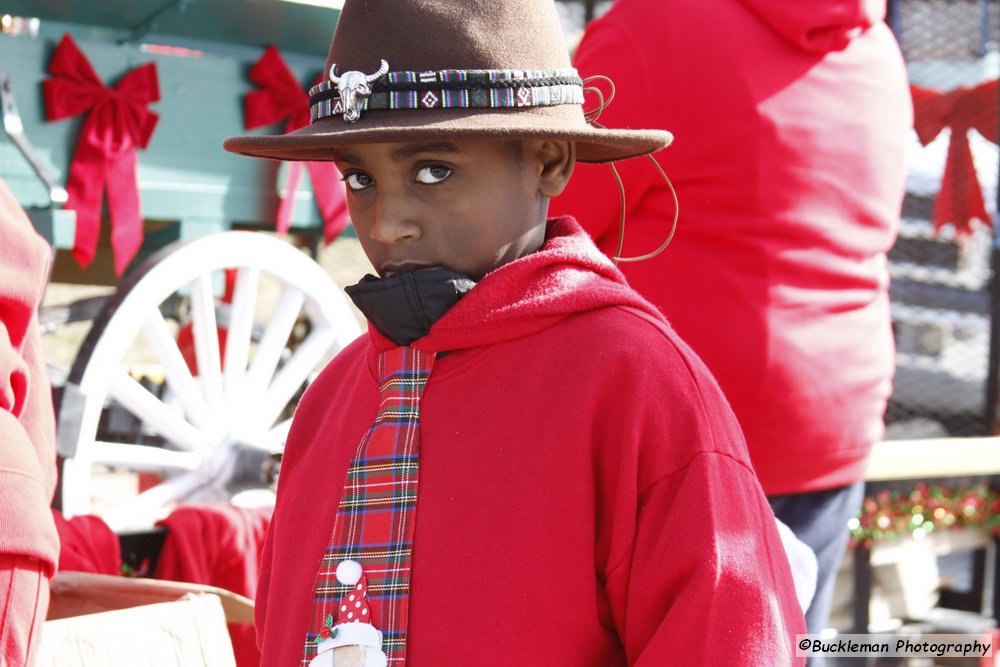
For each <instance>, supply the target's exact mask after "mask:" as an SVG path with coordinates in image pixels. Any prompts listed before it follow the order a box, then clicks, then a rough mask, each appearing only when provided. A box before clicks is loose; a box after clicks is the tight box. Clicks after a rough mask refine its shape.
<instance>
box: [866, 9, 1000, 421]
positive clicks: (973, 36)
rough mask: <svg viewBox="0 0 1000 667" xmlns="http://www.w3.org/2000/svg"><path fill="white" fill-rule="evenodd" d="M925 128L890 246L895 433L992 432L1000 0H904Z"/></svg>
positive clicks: (897, 21) (897, 22)
mask: <svg viewBox="0 0 1000 667" xmlns="http://www.w3.org/2000/svg"><path fill="white" fill-rule="evenodd" d="M888 20H889V23H890V25H891V26H892V28H893V30H894V31H895V33H896V35H897V38H898V39H899V42H900V46H901V47H902V49H903V54H904V56H905V57H906V61H907V69H908V72H909V75H910V82H911V89H912V91H913V95H914V107H915V126H916V128H917V132H916V133H915V134H914V137H913V139H912V141H911V145H910V147H909V153H908V158H909V165H910V166H909V173H908V177H907V188H906V189H907V192H906V197H905V200H904V202H903V219H902V225H901V229H900V235H899V239H898V241H897V243H896V244H895V246H894V247H893V248H892V251H891V252H890V254H889V262H890V271H891V275H892V286H891V297H892V302H893V305H892V309H893V310H892V312H893V328H894V330H895V334H896V345H897V371H896V380H895V383H894V393H893V397H892V399H891V400H890V402H889V406H888V410H887V413H886V424H887V427H888V428H887V436H886V437H887V438H889V439H893V438H901V437H922V436H939V435H982V434H986V433H990V432H992V431H993V430H994V429H993V422H994V418H995V414H996V407H995V406H996V400H997V392H996V387H997V357H998V355H997V339H998V336H997V332H996V331H995V330H996V329H997V324H995V323H994V322H995V313H994V310H995V307H994V303H995V302H996V301H997V299H996V294H997V285H996V281H995V278H994V272H993V269H992V257H993V253H994V240H995V234H994V230H993V228H992V225H991V224H990V221H991V220H993V219H994V218H995V217H996V208H997V183H998V161H1000V158H998V150H997V144H996V143H995V141H996V140H997V134H998V122H1000V121H998V118H997V108H998V107H997V99H998V96H1000V91H998V87H997V78H998V74H1000V50H998V48H1000V45H998V40H1000V2H997V0H992V1H990V0H896V1H895V2H892V3H891V4H890V7H889V15H888Z"/></svg>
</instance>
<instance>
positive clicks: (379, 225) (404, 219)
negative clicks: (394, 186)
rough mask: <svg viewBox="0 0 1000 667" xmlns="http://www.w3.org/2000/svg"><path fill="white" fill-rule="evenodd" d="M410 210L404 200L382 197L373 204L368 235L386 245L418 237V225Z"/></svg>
mask: <svg viewBox="0 0 1000 667" xmlns="http://www.w3.org/2000/svg"><path fill="white" fill-rule="evenodd" d="M412 211H413V209H412V207H410V206H407V205H406V203H405V202H401V201H395V200H391V198H387V197H383V198H382V200H380V201H379V202H377V203H376V205H375V220H374V222H373V224H372V227H371V230H370V231H369V232H368V235H369V236H370V237H371V238H372V240H375V241H378V242H379V243H384V244H386V245H391V244H393V243H399V242H400V241H415V240H417V239H419V238H420V225H419V224H418V223H417V221H416V220H415V219H414V218H413V215H412Z"/></svg>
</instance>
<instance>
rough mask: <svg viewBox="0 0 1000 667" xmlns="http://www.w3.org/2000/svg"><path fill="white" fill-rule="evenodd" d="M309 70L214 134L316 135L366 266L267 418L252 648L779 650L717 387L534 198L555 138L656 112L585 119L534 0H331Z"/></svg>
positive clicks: (763, 544)
mask: <svg viewBox="0 0 1000 667" xmlns="http://www.w3.org/2000/svg"><path fill="white" fill-rule="evenodd" d="M327 66H328V70H329V73H330V81H329V82H327V83H324V84H320V85H319V86H317V87H316V88H314V89H313V91H312V95H311V105H312V112H313V119H314V120H313V123H312V124H311V125H310V126H309V127H307V128H303V129H302V130H299V131H296V132H293V133H291V134H287V135H283V136H278V137H268V136H253V137H238V138H234V139H230V140H228V141H227V142H226V148H227V149H229V150H232V151H235V152H238V153H243V154H247V155H257V156H263V157H272V158H280V159H300V160H306V159H308V160H316V159H328V160H335V161H336V162H337V165H338V167H339V168H340V170H341V171H342V173H343V174H344V181H345V183H346V186H347V189H348V202H349V206H350V212H351V219H352V222H353V224H354V227H355V229H356V230H357V234H358V238H359V240H360V241H361V243H362V246H363V248H364V251H365V253H366V254H367V255H368V257H369V259H370V260H371V262H372V264H373V265H374V267H375V268H376V270H377V271H378V273H379V277H378V278H375V277H366V278H365V279H363V280H362V282H361V283H359V284H358V285H356V286H354V287H352V288H349V293H350V294H351V296H352V298H353V299H354V300H355V302H356V303H357V304H358V306H359V307H360V308H361V310H362V311H363V312H364V313H365V315H366V316H367V317H368V319H369V320H370V322H371V326H370V328H369V332H368V335H367V336H363V337H362V338H361V339H359V340H358V341H356V342H355V343H354V344H352V345H351V346H350V347H348V348H347V349H346V350H344V351H343V352H342V353H341V354H340V355H338V357H337V358H336V359H334V361H333V362H331V364H330V365H329V366H328V367H327V368H326V369H325V370H324V371H323V373H322V374H321V375H320V377H319V378H318V379H317V380H316V382H314V383H313V384H312V386H311V387H310V388H309V390H308V391H307V392H306V395H305V396H304V397H303V399H302V402H301V404H300V405H299V408H298V411H297V413H296V417H295V422H294V424H293V426H292V429H291V432H290V433H289V437H288V442H287V445H286V450H285V458H284V461H283V466H282V478H281V484H280V488H279V492H278V504H277V507H276V508H275V514H274V519H273V522H272V524H271V531H270V533H269V535H268V538H267V541H266V544H265V547H264V553H263V556H262V572H261V581H260V587H259V592H258V599H257V627H258V642H259V643H260V645H261V648H262V652H263V663H264V664H265V665H267V666H269V667H270V666H272V665H280V666H290V665H296V664H302V665H310V664H311V665H314V666H316V667H319V666H331V665H365V666H371V665H385V664H391V665H394V666H399V665H404V664H405V665H407V666H408V667H421V666H429V665H434V666H448V665H546V666H563V665H565V666H566V667H585V666H589V665H592V666H594V667H597V666H601V667H606V666H612V665H626V664H628V665H668V664H675V665H702V664H703V665H720V664H725V665H767V666H768V667H773V666H776V665H786V664H792V663H794V662H795V659H794V657H793V656H794V647H793V640H794V635H795V633H797V632H803V621H802V613H801V611H800V609H799V607H798V604H797V602H796V598H795V591H794V588H793V585H792V580H791V575H790V573H789V569H788V563H787V560H786V557H785V554H784V552H783V550H782V546H781V542H780V540H779V537H778V534H777V531H776V529H775V524H774V518H773V515H772V513H771V510H770V509H769V507H768V505H767V502H766V500H765V498H764V496H763V493H762V492H761V489H760V486H759V484H758V483H757V480H756V477H755V476H754V473H753V470H752V468H751V467H750V465H749V463H748V459H747V453H746V448H745V445H744V443H743V438H742V435H741V433H740V430H739V427H738V426H737V424H736V422H735V420H734V418H733V416H732V414H731V412H730V410H729V407H728V405H727V404H726V402H725V399H724V398H723V396H722V395H721V393H720V391H719V389H718V387H717V386H716V384H715V382H714V381H713V380H712V379H711V377H710V376H709V374H708V372H707V371H706V370H705V369H704V367H703V366H702V364H701V362H700V361H699V360H698V359H697V358H696V357H695V356H694V355H693V354H692V353H691V351H690V350H689V349H688V348H687V347H686V346H685V345H684V344H683V343H682V342H681V341H680V340H679V339H678V338H677V337H676V335H675V334H674V333H673V332H672V331H671V329H670V327H669V325H667V323H666V322H665V321H664V320H663V318H662V316H661V315H660V314H659V313H658V312H657V311H656V310H655V308H653V307H652V306H650V305H649V304H648V303H647V302H645V301H644V300H642V299H641V298H640V297H639V296H637V295H636V293H635V292H633V291H632V290H631V289H630V288H629V287H628V286H627V284H626V283H625V281H624V279H623V278H622V277H621V274H620V273H619V272H618V271H617V269H615V268H614V266H613V265H612V264H611V263H610V262H609V261H608V260H607V259H606V258H605V257H604V256H603V255H601V253H600V252H599V251H597V249H596V248H595V247H594V246H593V244H592V243H591V241H590V240H589V238H588V237H587V236H586V234H584V233H583V232H582V231H581V229H580V228H579V227H578V226H577V224H576V223H575V222H574V221H573V220H572V219H570V218H562V219H556V220H546V212H547V207H548V200H549V199H550V198H551V197H554V196H556V195H557V194H558V193H559V192H560V191H561V190H562V189H563V187H564V186H565V184H566V182H567V181H568V179H569V177H570V175H571V173H572V170H573V165H574V163H575V161H576V160H577V159H580V160H589V161H607V160H612V159H620V158H625V157H630V156H634V155H640V154H643V153H648V152H650V151H653V150H656V149H658V148H661V147H663V146H665V145H666V144H667V143H668V142H669V140H670V135H669V134H667V133H666V132H657V131H638V130H618V131H607V130H601V129H597V128H593V127H590V126H589V125H587V124H586V122H585V120H584V117H583V113H582V110H581V103H582V100H583V91H582V85H581V83H582V82H581V81H580V80H579V79H578V78H577V77H576V75H575V72H574V71H573V70H571V69H570V68H569V58H568V54H567V53H566V49H565V46H564V41H563V35H562V32H561V29H560V27H559V23H558V19H557V16H556V11H555V7H554V4H553V3H552V2H551V0H503V1H498V0H462V1H461V2H459V1H457V0H419V1H418V0H409V1H407V2H400V1H399V0H348V1H347V3H346V4H345V7H344V10H343V12H342V14H341V17H340V22H339V24H338V27H337V32H336V35H335V37H334V40H333V44H332V47H331V50H330V56H329V58H328V62H327ZM513 68H517V69H513ZM619 103H621V102H619ZM678 288H679V289H682V288H683V286H678Z"/></svg>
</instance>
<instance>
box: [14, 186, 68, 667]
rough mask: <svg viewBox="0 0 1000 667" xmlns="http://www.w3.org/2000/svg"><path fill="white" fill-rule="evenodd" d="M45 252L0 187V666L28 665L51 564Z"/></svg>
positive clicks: (55, 542)
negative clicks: (41, 323)
mask: <svg viewBox="0 0 1000 667" xmlns="http://www.w3.org/2000/svg"><path fill="white" fill-rule="evenodd" d="M49 257H50V251H49V246H48V244H46V243H45V241H44V240H42V238H41V237H40V236H38V234H37V233H36V232H35V230H34V228H33V227H32V226H31V222H30V221H29V220H28V218H27V216H26V215H25V214H24V211H23V210H22V209H21V207H20V206H19V205H18V203H17V200H15V199H14V196H13V195H12V194H11V192H10V191H9V190H8V189H7V186H6V185H5V184H4V183H3V181H0V499H2V500H0V664H2V665H10V666H11V667H22V666H24V665H31V664H32V663H33V662H34V659H35V654H36V652H37V650H38V643H39V640H40V639H41V628H42V622H43V621H44V620H45V614H46V611H47V610H48V604H49V588H48V587H49V579H51V578H52V576H53V575H54V574H55V570H56V565H57V563H58V562H59V537H58V535H57V533H56V527H55V523H54V522H53V519H52V514H51V512H50V510H49V503H50V502H51V501H52V494H53V493H54V492H55V485H56V454H55V418H54V416H53V411H52V397H51V393H50V389H49V381H48V376H47V374H46V369H45V357H44V356H43V354H42V347H41V336H40V335H39V331H38V305H39V303H40V302H41V299H42V294H43V292H44V291H45V283H46V280H47V279H48V266H49Z"/></svg>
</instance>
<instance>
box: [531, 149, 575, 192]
mask: <svg viewBox="0 0 1000 667" xmlns="http://www.w3.org/2000/svg"><path fill="white" fill-rule="evenodd" d="M536 156H537V159H538V163H537V164H538V192H539V194H541V195H542V196H545V197H548V198H549V199H551V198H553V197H556V196H558V195H559V194H560V193H561V192H562V191H563V189H564V188H565V187H566V184H567V183H569V177H570V176H572V175H573V167H574V166H575V165H576V143H575V142H572V141H555V140H545V141H539V142H538V143H537V147H536Z"/></svg>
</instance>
